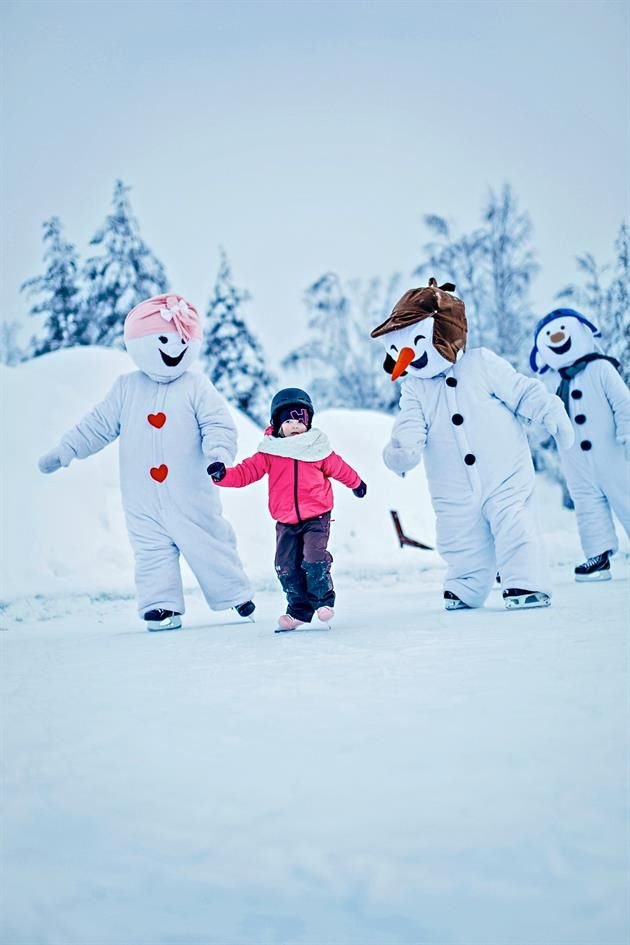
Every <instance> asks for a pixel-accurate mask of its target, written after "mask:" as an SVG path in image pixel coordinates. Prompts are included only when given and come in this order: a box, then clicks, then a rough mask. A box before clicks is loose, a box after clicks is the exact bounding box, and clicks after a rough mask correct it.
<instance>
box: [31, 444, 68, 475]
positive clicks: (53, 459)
mask: <svg viewBox="0 0 630 945" xmlns="http://www.w3.org/2000/svg"><path fill="white" fill-rule="evenodd" d="M71 460H72V455H71V454H70V452H69V451H68V450H67V449H66V448H64V447H63V446H56V447H55V448H54V450H50V452H48V453H44V455H43V456H41V457H40V458H39V459H38V461H37V465H38V466H39V471H40V472H43V473H53V472H57V470H58V469H61V467H62V466H69V465H70V462H71Z"/></svg>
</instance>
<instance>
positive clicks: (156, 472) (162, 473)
mask: <svg viewBox="0 0 630 945" xmlns="http://www.w3.org/2000/svg"><path fill="white" fill-rule="evenodd" d="M149 472H150V473H151V478H152V479H155V481H156V482H164V480H165V479H166V477H167V476H168V466H167V465H166V463H162V465H161V466H152V467H151V469H150V470H149Z"/></svg>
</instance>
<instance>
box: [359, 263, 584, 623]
mask: <svg viewBox="0 0 630 945" xmlns="http://www.w3.org/2000/svg"><path fill="white" fill-rule="evenodd" d="M454 289H455V286H454V285H452V284H451V283H446V284H445V285H443V286H441V287H439V288H438V285H437V282H436V280H435V279H430V280H429V285H428V286H425V287H422V288H418V289H411V290H410V291H409V292H406V293H405V295H403V297H402V298H401V299H400V300H399V301H398V302H397V303H396V305H395V306H394V309H393V311H392V314H391V315H390V317H389V318H388V319H387V320H386V321H385V322H383V324H382V325H379V326H378V327H377V328H375V329H374V331H373V332H372V337H373V338H380V339H381V340H382V342H383V343H384V345H385V348H386V352H387V354H386V358H385V363H384V368H385V370H386V371H387V372H388V373H390V374H391V376H392V380H396V379H398V378H399V377H403V378H404V380H403V381H402V385H401V396H400V414H399V416H398V418H397V420H396V422H395V423H394V427H393V430H392V435H391V439H390V442H389V443H388V444H387V446H386V447H385V450H384V452H383V458H384V460H385V464H386V466H388V468H389V469H391V470H392V471H393V472H395V473H397V474H398V475H404V473H405V472H407V471H408V470H410V469H413V468H414V466H417V464H418V463H419V462H420V459H421V458H422V456H423V455H424V460H425V468H426V473H427V481H428V485H429V491H430V493H431V500H432V504H433V509H434V511H435V514H436V525H437V547H438V551H439V553H440V554H441V556H442V557H443V558H444V560H445V561H446V563H447V565H448V570H447V574H446V579H445V582H444V598H445V604H446V608H447V609H448V610H456V609H461V608H462V607H480V606H481V605H482V604H483V603H484V601H485V599H486V597H487V596H488V593H489V591H490V589H491V588H492V585H493V582H494V578H495V574H496V571H497V567H498V569H499V572H500V574H501V580H502V584H503V587H504V588H505V590H504V591H503V597H504V599H505V603H506V606H507V607H510V608H512V607H516V606H519V607H534V606H546V605H547V604H549V602H550V594H551V588H550V584H549V577H548V573H547V568H546V566H545V564H544V561H543V559H544V555H543V554H542V547H541V545H542V540H541V537H540V534H539V531H538V528H537V525H536V521H535V516H534V512H533V508H532V500H533V494H534V481H535V480H534V467H533V463H532V458H531V453H530V449H529V444H528V442H527V437H526V435H525V431H524V429H523V421H525V423H531V422H537V423H542V424H543V425H544V426H545V427H546V429H547V430H548V431H549V433H550V434H551V435H552V436H554V437H555V438H556V440H557V441H558V443H559V445H560V446H562V447H563V448H566V447H568V446H570V444H571V442H572V441H573V429H572V427H571V423H570V422H569V420H568V417H567V415H566V412H565V410H564V407H563V404H562V401H561V400H560V399H559V398H558V397H556V396H555V395H554V394H551V393H549V392H548V391H547V389H546V387H545V386H544V384H543V383H542V382H541V381H538V380H536V379H533V378H527V377H525V376H524V375H522V374H519V373H518V372H517V371H515V370H514V368H513V367H512V366H511V365H510V364H509V363H508V362H507V361H505V360H504V359H503V358H500V357H498V356H497V355H496V354H494V353H493V352H492V351H489V350H488V349H487V348H473V349H471V350H470V351H467V352H466V335H467V324H466V313H465V307H464V303H463V302H462V300H461V299H458V298H457V297H456V296H455V295H453V294H452V292H453V291H454Z"/></svg>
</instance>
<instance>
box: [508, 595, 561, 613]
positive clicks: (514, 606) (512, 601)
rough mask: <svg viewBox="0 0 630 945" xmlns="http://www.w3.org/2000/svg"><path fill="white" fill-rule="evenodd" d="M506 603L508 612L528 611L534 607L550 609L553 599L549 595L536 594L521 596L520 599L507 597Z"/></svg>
mask: <svg viewBox="0 0 630 945" xmlns="http://www.w3.org/2000/svg"><path fill="white" fill-rule="evenodd" d="M504 603H505V609H506V610H528V609H530V608H532V607H549V606H550V605H551V598H550V597H549V595H548V594H543V593H542V592H536V593H531V594H519V595H518V597H505V598H504Z"/></svg>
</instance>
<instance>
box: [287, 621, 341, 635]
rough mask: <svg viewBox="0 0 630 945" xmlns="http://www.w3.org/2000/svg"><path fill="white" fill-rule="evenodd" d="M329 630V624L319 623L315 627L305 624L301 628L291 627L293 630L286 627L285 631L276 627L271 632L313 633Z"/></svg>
mask: <svg viewBox="0 0 630 945" xmlns="http://www.w3.org/2000/svg"><path fill="white" fill-rule="evenodd" d="M331 629H332V628H331V627H330V625H329V624H327V623H320V624H319V626H317V625H316V624H314V625H310V624H306V625H305V626H303V627H293V628H291V627H287V628H286V630H285V629H284V628H283V627H276V629H275V630H274V631H273V632H274V633H313V631H319V630H331Z"/></svg>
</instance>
